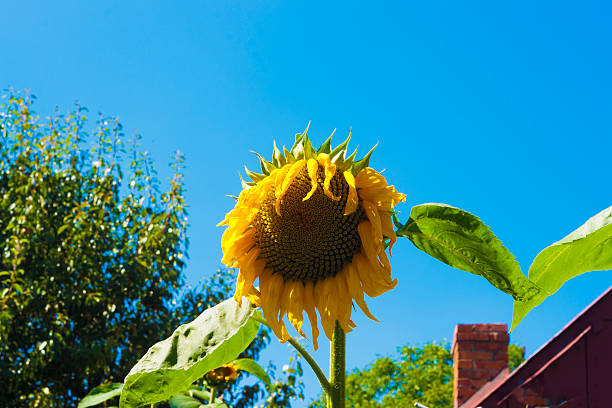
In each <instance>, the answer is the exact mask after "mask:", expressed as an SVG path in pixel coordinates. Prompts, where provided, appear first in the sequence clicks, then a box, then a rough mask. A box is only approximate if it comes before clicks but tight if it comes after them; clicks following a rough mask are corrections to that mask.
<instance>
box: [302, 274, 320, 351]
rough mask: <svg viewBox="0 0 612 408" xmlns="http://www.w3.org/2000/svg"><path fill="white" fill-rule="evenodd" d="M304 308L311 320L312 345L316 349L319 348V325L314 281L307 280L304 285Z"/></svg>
mask: <svg viewBox="0 0 612 408" xmlns="http://www.w3.org/2000/svg"><path fill="white" fill-rule="evenodd" d="M304 310H306V314H307V315H308V320H310V327H311V329H312V345H313V347H314V349H315V350H317V349H318V348H319V342H318V339H319V327H318V325H317V313H316V310H315V301H314V284H313V283H312V282H306V286H305V287H304Z"/></svg>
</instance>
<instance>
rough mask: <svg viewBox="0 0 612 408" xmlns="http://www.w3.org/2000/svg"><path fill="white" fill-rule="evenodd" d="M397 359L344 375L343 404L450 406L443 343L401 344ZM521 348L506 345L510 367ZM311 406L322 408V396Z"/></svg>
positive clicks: (356, 407)
mask: <svg viewBox="0 0 612 408" xmlns="http://www.w3.org/2000/svg"><path fill="white" fill-rule="evenodd" d="M399 351H400V358H399V360H394V359H392V358H389V357H381V358H378V359H376V360H375V361H374V362H373V363H372V364H371V365H369V366H368V367H367V368H366V369H364V370H354V371H353V372H352V373H350V374H349V375H347V376H346V405H347V407H352V408H380V407H383V406H384V407H385V408H389V407H391V408H393V407H397V408H400V407H411V406H413V405H414V403H415V402H419V403H421V404H424V405H426V406H427V407H429V408H450V407H452V405H453V358H452V355H451V353H450V350H449V349H448V346H446V345H440V344H435V343H434V344H427V345H425V346H423V347H420V348H419V347H410V346H405V347H402V348H401V349H400V350H399ZM522 353H523V349H522V348H520V347H518V346H515V345H510V346H509V347H508V354H509V355H512V357H513V358H512V359H511V360H510V361H511V364H510V365H511V367H510V369H511V370H512V369H514V368H516V366H518V365H519V364H520V363H521V362H522V356H523V354H522ZM310 407H311V408H324V407H326V401H325V396H324V395H321V396H320V398H319V399H318V400H316V401H314V402H313V403H312V404H311V405H310Z"/></svg>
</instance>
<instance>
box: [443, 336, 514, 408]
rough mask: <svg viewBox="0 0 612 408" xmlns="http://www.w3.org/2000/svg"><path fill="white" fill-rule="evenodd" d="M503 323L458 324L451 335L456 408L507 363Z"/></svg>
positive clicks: (507, 337) (506, 345)
mask: <svg viewBox="0 0 612 408" xmlns="http://www.w3.org/2000/svg"><path fill="white" fill-rule="evenodd" d="M508 340H509V336H508V330H507V327H506V325H505V324H458V325H457V326H456V327H455V334H454V336H453V345H452V353H453V373H454V386H453V390H454V406H455V407H458V406H459V405H461V404H462V403H463V402H464V401H466V400H467V399H468V398H470V397H471V396H472V395H474V393H475V392H476V391H478V389H480V387H482V386H483V385H485V384H486V383H488V382H489V381H491V380H492V379H493V378H495V377H496V376H497V374H499V372H500V371H501V370H503V369H504V368H506V367H507V366H508Z"/></svg>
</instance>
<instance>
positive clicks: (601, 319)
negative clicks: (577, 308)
mask: <svg viewBox="0 0 612 408" xmlns="http://www.w3.org/2000/svg"><path fill="white" fill-rule="evenodd" d="M526 401H529V402H531V403H530V404H529V406H530V407H532V406H534V405H533V404H534V403H535V402H538V403H541V404H542V403H544V401H545V404H546V405H550V406H555V407H557V406H558V407H563V408H574V407H588V408H599V407H601V408H610V407H612V287H610V288H609V289H608V290H607V291H606V292H605V293H604V294H602V295H601V296H600V297H599V298H598V299H597V300H595V301H594V302H593V303H591V305H589V306H588V307H587V308H586V309H584V310H583V311H582V312H581V313H580V314H579V315H578V316H576V317H575V318H574V319H573V320H572V321H571V322H570V323H569V324H568V325H567V326H565V327H564V328H563V329H562V330H561V331H560V332H559V333H557V334H556V335H555V336H554V337H553V338H552V339H551V340H550V341H549V342H548V343H546V344H545V345H544V346H542V347H541V348H540V349H539V350H538V351H537V352H536V353H534V354H533V355H532V356H531V357H530V358H529V359H528V360H526V361H525V362H523V364H521V365H520V366H519V367H518V368H517V369H516V370H514V371H513V372H512V373H508V372H507V370H505V371H502V372H501V373H500V374H499V375H498V376H497V377H496V378H495V379H493V380H492V381H490V382H489V383H488V384H486V385H485V386H484V387H482V388H481V389H480V390H479V391H478V392H477V393H476V394H474V395H473V396H472V397H471V398H470V399H468V400H467V401H465V402H464V403H463V404H462V405H461V408H477V407H482V408H493V407H495V408H497V407H500V408H514V407H521V408H524V407H525V404H526Z"/></svg>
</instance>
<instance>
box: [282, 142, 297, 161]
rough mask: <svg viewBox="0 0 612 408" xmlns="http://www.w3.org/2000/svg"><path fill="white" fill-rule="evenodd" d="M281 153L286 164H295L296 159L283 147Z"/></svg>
mask: <svg viewBox="0 0 612 408" xmlns="http://www.w3.org/2000/svg"><path fill="white" fill-rule="evenodd" d="M283 152H284V153H285V157H286V159H287V163H295V161H296V159H295V156H294V155H293V153H291V152H290V151H289V150H287V148H286V147H285V146H283Z"/></svg>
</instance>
